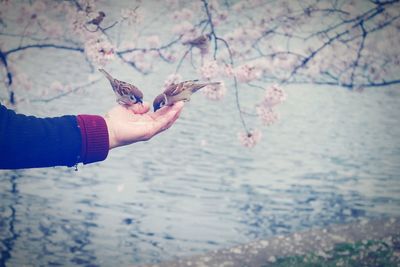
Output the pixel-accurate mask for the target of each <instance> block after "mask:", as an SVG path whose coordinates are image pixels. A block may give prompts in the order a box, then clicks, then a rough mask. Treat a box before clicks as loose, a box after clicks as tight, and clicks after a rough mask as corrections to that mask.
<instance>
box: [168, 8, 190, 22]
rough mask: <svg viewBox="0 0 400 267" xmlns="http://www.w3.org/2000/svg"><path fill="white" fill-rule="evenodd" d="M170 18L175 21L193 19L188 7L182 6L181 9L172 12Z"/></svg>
mask: <svg viewBox="0 0 400 267" xmlns="http://www.w3.org/2000/svg"><path fill="white" fill-rule="evenodd" d="M172 18H173V19H174V20H177V21H182V20H188V21H190V20H192V19H193V12H192V11H191V10H190V9H187V8H183V9H181V10H178V11H175V12H174V13H172Z"/></svg>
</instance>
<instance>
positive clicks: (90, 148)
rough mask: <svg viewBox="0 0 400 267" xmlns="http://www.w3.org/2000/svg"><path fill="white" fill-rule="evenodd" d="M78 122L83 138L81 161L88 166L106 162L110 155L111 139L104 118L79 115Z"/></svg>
mask: <svg viewBox="0 0 400 267" xmlns="http://www.w3.org/2000/svg"><path fill="white" fill-rule="evenodd" d="M77 120H78V126H79V129H80V130H81V136H82V149H81V161H82V162H83V163H84V164H88V163H92V162H96V161H102V160H104V159H105V158H106V157H107V155H108V150H109V139H108V129H107V124H106V122H105V120H104V119H103V117H101V116H97V115H78V116H77Z"/></svg>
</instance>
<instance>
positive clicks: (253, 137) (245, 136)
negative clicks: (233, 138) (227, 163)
mask: <svg viewBox="0 0 400 267" xmlns="http://www.w3.org/2000/svg"><path fill="white" fill-rule="evenodd" d="M261 136H262V134H261V131H260V130H258V129H254V130H252V131H249V132H239V133H238V139H239V142H240V143H241V144H242V145H243V146H244V147H248V148H252V147H254V146H255V145H256V144H257V143H258V142H259V141H260V140H261Z"/></svg>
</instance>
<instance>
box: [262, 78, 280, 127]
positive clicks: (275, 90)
mask: <svg viewBox="0 0 400 267" xmlns="http://www.w3.org/2000/svg"><path fill="white" fill-rule="evenodd" d="M285 100H286V94H285V92H284V91H283V90H282V88H280V87H279V86H278V85H276V84H274V85H272V86H271V87H268V88H267V89H266V90H265V94H264V97H263V99H262V101H261V102H260V103H259V104H258V105H257V108H256V111H257V114H258V116H259V117H260V119H261V121H262V123H263V124H264V125H271V124H273V123H274V122H276V121H277V120H278V119H279V116H278V114H277V113H276V112H275V110H274V108H275V107H276V106H277V105H279V104H281V103H282V102H284V101H285Z"/></svg>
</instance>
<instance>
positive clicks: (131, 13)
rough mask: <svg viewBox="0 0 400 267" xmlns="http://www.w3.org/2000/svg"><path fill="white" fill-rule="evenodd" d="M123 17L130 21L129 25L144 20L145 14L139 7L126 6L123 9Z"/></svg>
mask: <svg viewBox="0 0 400 267" xmlns="http://www.w3.org/2000/svg"><path fill="white" fill-rule="evenodd" d="M121 17H122V19H123V20H126V21H127V22H128V25H133V24H137V23H140V22H142V21H143V15H142V14H141V13H140V12H139V11H138V8H124V9H122V10H121Z"/></svg>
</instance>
